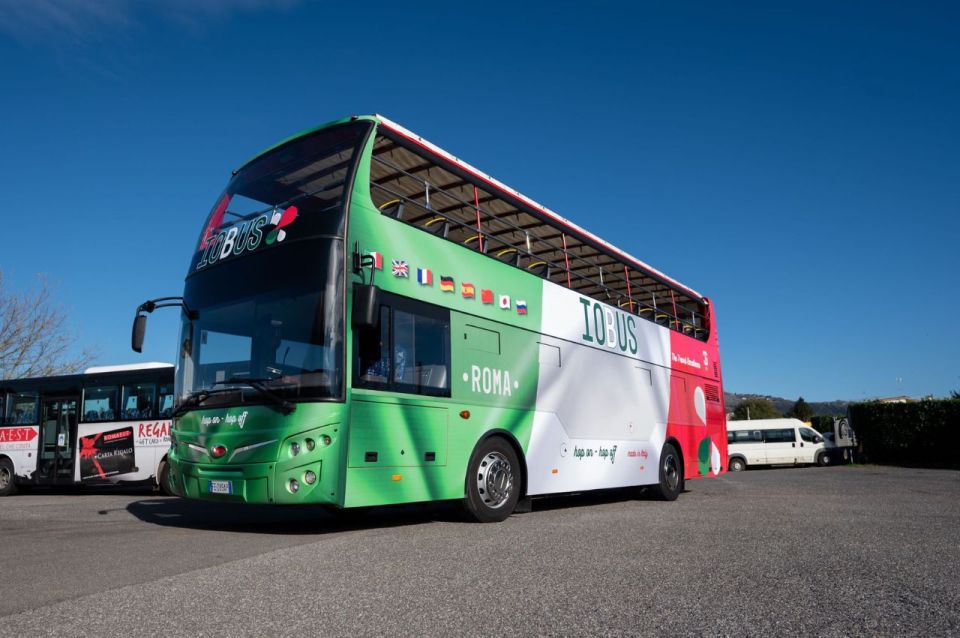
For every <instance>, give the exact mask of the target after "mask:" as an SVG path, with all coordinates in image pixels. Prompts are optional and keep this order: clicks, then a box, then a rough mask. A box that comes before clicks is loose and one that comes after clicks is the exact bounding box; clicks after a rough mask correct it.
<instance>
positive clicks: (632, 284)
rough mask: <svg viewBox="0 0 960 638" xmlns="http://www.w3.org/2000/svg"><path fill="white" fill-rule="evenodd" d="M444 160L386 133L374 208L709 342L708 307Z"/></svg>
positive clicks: (376, 155)
mask: <svg viewBox="0 0 960 638" xmlns="http://www.w3.org/2000/svg"><path fill="white" fill-rule="evenodd" d="M385 133H386V134H385ZM442 159H443V158H436V157H431V156H430V155H429V154H428V153H426V152H424V151H423V149H420V148H416V147H413V146H412V145H410V144H407V143H405V140H404V139H403V138H401V137H399V136H392V135H390V134H389V130H386V131H384V130H382V129H381V131H380V134H379V135H378V136H377V139H376V141H375V143H374V152H373V157H372V163H371V171H370V172H371V174H370V185H371V195H372V197H373V200H374V204H375V205H376V206H377V207H378V208H379V209H380V211H381V213H383V214H384V215H388V216H390V217H394V218H396V219H399V220H401V221H403V222H406V223H408V224H411V225H413V226H415V227H417V228H420V229H421V230H423V231H425V232H428V233H431V234H433V235H436V236H438V237H442V238H444V239H446V240H448V241H452V242H455V243H459V244H461V245H464V246H466V247H469V248H471V249H473V250H477V251H479V252H481V253H483V254H485V255H487V256H489V257H491V258H494V259H497V260H498V261H501V262H503V263H505V264H509V265H511V266H513V267H515V268H519V269H521V270H525V271H527V272H530V273H532V274H535V275H537V276H540V277H543V278H544V279H547V280H549V281H552V282H554V283H557V284H560V285H565V286H566V287H568V288H570V289H571V290H574V291H576V292H578V293H580V294H583V295H585V296H587V297H591V298H593V299H596V300H598V301H602V302H605V303H608V304H611V305H614V306H617V307H619V308H621V309H622V310H623V311H625V312H629V313H631V314H634V315H636V316H638V317H641V318H643V319H647V320H649V321H652V322H654V323H657V324H659V325H662V326H665V327H667V328H670V329H672V330H675V331H678V332H681V333H683V334H687V335H689V336H691V337H695V338H697V339H700V340H706V338H707V336H708V334H709V330H710V326H709V325H707V321H706V316H707V314H706V307H705V306H706V301H705V300H703V299H702V298H696V297H693V296H691V295H690V294H689V293H688V291H686V290H682V289H679V288H678V287H676V286H673V285H671V284H670V283H668V282H666V281H664V280H663V278H660V277H657V274H659V273H657V274H654V273H652V272H645V271H643V270H641V269H639V268H638V267H637V266H636V265H635V264H633V263H632V262H628V261H627V260H625V259H623V258H619V257H618V256H617V255H615V254H611V253H612V251H607V250H604V248H605V247H604V246H602V245H601V246H597V245H593V244H592V243H591V242H590V241H589V240H588V239H587V238H584V237H583V236H582V235H578V234H576V233H571V232H568V230H567V229H565V228H563V227H562V226H561V225H560V224H559V223H554V222H553V220H550V219H544V218H543V217H542V216H538V215H537V214H536V211H534V210H528V209H525V207H524V206H523V205H522V202H516V201H511V199H513V198H511V197H510V194H509V193H501V192H498V191H496V190H495V189H491V188H490V187H489V185H487V184H484V183H482V182H479V180H475V179H472V178H471V177H472V176H471V175H469V174H467V173H465V172H462V171H458V170H457V167H456V166H451V165H449V164H446V165H445V163H444V162H443V161H442ZM478 182H479V183H478ZM518 204H519V205H518Z"/></svg>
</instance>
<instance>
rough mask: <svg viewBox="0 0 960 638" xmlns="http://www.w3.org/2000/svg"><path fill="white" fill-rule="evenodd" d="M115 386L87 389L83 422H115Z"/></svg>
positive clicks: (116, 391) (84, 393) (117, 389)
mask: <svg viewBox="0 0 960 638" xmlns="http://www.w3.org/2000/svg"><path fill="white" fill-rule="evenodd" d="M118 394H120V393H119V388H117V386H115V385H109V386H102V387H93V388H85V389H84V391H83V420H84V421H87V422H88V423H89V422H93V421H113V420H114V419H116V418H117V395H118Z"/></svg>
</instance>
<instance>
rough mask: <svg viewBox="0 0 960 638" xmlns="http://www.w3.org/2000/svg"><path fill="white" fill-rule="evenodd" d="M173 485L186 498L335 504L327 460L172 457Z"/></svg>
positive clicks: (171, 477)
mask: <svg viewBox="0 0 960 638" xmlns="http://www.w3.org/2000/svg"><path fill="white" fill-rule="evenodd" d="M169 462H170V475H169V484H170V489H171V490H172V491H173V492H174V493H175V494H176V495H177V496H182V497H184V498H191V499H198V500H202V501H219V502H227V503H251V504H262V505H306V504H334V503H335V493H334V489H331V486H329V485H327V484H326V481H323V480H322V479H323V472H322V469H323V462H322V460H320V459H316V460H315V461H313V462H310V463H305V464H303V465H301V466H297V467H284V465H286V464H283V463H247V464H244V465H233V466H231V465H210V464H204V463H191V462H189V461H184V460H181V459H177V458H173V455H171V457H170V458H169Z"/></svg>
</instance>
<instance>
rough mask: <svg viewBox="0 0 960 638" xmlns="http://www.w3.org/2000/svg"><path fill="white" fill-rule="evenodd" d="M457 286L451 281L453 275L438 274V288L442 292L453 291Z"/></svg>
mask: <svg viewBox="0 0 960 638" xmlns="http://www.w3.org/2000/svg"><path fill="white" fill-rule="evenodd" d="M456 289H457V287H456V286H455V285H454V283H453V277H445V276H443V275H440V290H442V291H443V292H454V291H456Z"/></svg>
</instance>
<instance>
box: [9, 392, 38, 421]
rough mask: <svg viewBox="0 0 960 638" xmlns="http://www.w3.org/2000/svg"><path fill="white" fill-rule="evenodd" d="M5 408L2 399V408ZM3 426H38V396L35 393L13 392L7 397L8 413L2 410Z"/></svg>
mask: <svg viewBox="0 0 960 638" xmlns="http://www.w3.org/2000/svg"><path fill="white" fill-rule="evenodd" d="M2 406H3V401H2V397H0V408H2ZM0 423H2V424H3V425H36V423H37V394H36V393H35V392H11V393H9V394H8V395H7V401H6V412H4V410H3V409H0Z"/></svg>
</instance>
